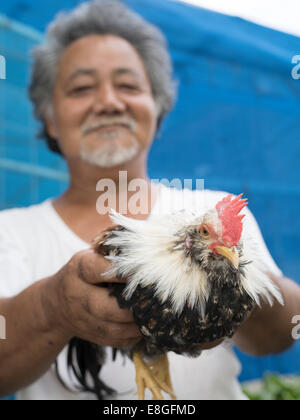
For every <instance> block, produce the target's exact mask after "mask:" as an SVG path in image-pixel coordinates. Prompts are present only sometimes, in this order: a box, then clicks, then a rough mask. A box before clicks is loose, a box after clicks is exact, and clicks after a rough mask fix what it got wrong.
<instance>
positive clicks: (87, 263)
mask: <svg viewBox="0 0 300 420" xmlns="http://www.w3.org/2000/svg"><path fill="white" fill-rule="evenodd" d="M76 258H77V259H78V260H77V272H78V276H79V277H80V278H81V280H83V281H85V282H86V283H89V284H99V283H107V282H113V283H124V280H121V279H117V278H116V277H111V276H106V275H103V274H104V273H106V272H107V271H109V270H110V269H111V268H112V266H111V263H110V262H109V261H108V260H107V259H106V258H105V257H103V256H102V255H99V254H97V253H96V252H95V251H94V250H93V249H88V250H86V251H82V252H80V253H78V254H77V256H76Z"/></svg>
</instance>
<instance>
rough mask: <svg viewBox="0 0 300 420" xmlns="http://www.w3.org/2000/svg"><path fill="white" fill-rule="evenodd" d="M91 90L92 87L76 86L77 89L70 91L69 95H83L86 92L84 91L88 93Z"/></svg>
mask: <svg viewBox="0 0 300 420" xmlns="http://www.w3.org/2000/svg"><path fill="white" fill-rule="evenodd" d="M92 88H93V87H92V86H78V87H76V88H74V89H72V91H71V93H75V94H77V93H83V92H86V91H88V90H90V89H92Z"/></svg>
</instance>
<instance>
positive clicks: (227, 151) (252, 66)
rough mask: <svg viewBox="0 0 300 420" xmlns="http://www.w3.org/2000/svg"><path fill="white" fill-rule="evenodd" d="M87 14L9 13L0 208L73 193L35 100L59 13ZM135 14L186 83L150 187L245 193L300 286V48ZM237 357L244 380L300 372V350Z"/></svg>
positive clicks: (163, 8)
mask: <svg viewBox="0 0 300 420" xmlns="http://www.w3.org/2000/svg"><path fill="white" fill-rule="evenodd" d="M78 3H80V2H79V1H71V0H44V1H43V2H38V1H32V0H22V1H17V0H10V1H9V2H6V3H5V2H1V5H0V12H1V13H2V14H4V15H6V16H8V17H9V18H10V19H13V20H14V21H11V20H7V19H6V18H4V17H2V18H1V19H0V54H1V55H3V56H5V58H6V66H7V68H6V72H7V79H6V80H0V191H1V194H0V208H8V207H14V206H23V205H28V204H32V203H37V202H40V201H42V200H43V199H45V198H47V197H49V196H55V195H57V194H59V193H61V192H62V191H63V189H64V188H65V187H66V185H67V175H66V170H65V165H64V162H63V161H62V160H61V159H60V158H59V157H58V156H56V155H55V154H51V153H50V152H48V150H47V149H46V147H45V145H44V143H43V142H42V141H41V140H36V138H35V133H36V130H37V124H36V123H35V122H34V120H33V118H32V109H31V105H30V103H29V101H28V100H27V99H26V94H27V85H28V80H29V74H30V73H29V70H30V56H29V50H30V49H31V48H32V46H34V45H35V44H36V43H37V42H39V41H40V40H41V39H42V32H43V31H44V29H45V27H46V25H47V24H48V23H49V21H50V20H51V19H52V18H53V17H54V15H55V14H56V13H57V12H58V11H59V10H61V9H62V8H71V7H73V6H74V5H76V4H78ZM125 3H126V4H128V5H129V6H131V7H132V8H134V9H135V10H136V11H138V12H139V13H140V14H142V15H143V16H145V17H146V18H147V19H148V20H150V21H152V22H153V23H155V24H157V25H158V26H159V27H160V28H161V29H162V30H163V32H164V33H165V35H166V36H167V38H168V41H169V45H170V51H171V55H172V59H173V62H174V73H175V78H176V79H177V80H178V81H179V92H178V100H177V104H176V106H175V108H174V110H173V112H172V113H171V114H170V115H169V116H168V118H167V119H166V121H165V123H164V125H163V128H162V130H161V132H160V135H159V136H158V139H157V140H156V141H155V143H154V146H153V149H152V150H151V153H150V157H149V175H150V177H151V178H159V179H161V178H163V177H166V178H169V179H172V178H175V177H179V178H182V179H183V178H193V179H195V178H204V179H205V187H206V188H210V189H221V190H226V191H230V192H233V193H236V194H238V193H240V192H244V193H245V195H246V196H247V197H248V198H249V207H250V209H251V210H252V212H253V213H254V215H255V217H256V218H257V221H258V223H259V225H260V227H261V230H262V233H263V236H264V238H265V241H266V243H267V246H268V248H269V250H270V252H271V254H272V256H273V258H274V259H275V261H276V263H277V264H278V266H279V267H280V268H281V270H282V271H283V272H284V274H285V275H286V276H289V277H291V278H293V279H294V280H296V281H297V282H299V283H300V274H299V273H300V259H299V252H300V241H299V234H300V219H299V214H300V171H299V163H300V141H299V135H300V79H299V80H293V78H292V76H291V71H292V68H293V66H294V65H293V64H292V63H291V60H292V57H293V56H294V55H297V54H300V38H297V37H294V36H291V35H288V34H284V33H280V32H277V31H273V30H271V29H267V28H264V27H261V26H258V25H255V24H253V23H250V22H247V21H245V20H242V19H239V18H235V17H230V16H225V15H222V14H218V13H213V12H210V11H207V10H204V9H200V8H196V7H193V6H188V5H185V4H181V3H175V2H169V1H167V0H164V1H162V0H160V1H157V0H149V1H148V0H129V1H125ZM17 22H18V23H17ZM20 23H21V24H20ZM24 25H25V26H24ZM274 322H276V320H274ZM291 327H292V325H291ZM237 354H238V356H239V357H240V360H241V361H242V364H243V372H242V374H241V379H242V380H246V379H252V378H257V377H260V376H261V375H262V373H263V372H265V371H266V370H269V371H276V372H281V373H300V341H298V342H297V343H296V344H295V346H294V347H293V348H292V349H291V350H289V351H287V352H285V353H283V354H281V355H278V356H270V357H263V358H254V357H250V356H246V355H243V354H241V353H240V352H238V351H237Z"/></svg>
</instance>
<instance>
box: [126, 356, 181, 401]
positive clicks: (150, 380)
mask: <svg viewBox="0 0 300 420" xmlns="http://www.w3.org/2000/svg"><path fill="white" fill-rule="evenodd" d="M133 362H134V364H135V369H136V383H137V389H138V397H139V400H143V399H144V397H145V389H146V388H148V389H150V391H151V392H152V395H153V400H163V399H164V398H163V395H162V393H161V391H165V392H166V393H168V394H169V395H170V396H171V398H172V399H173V400H176V396H175V394H174V391H173V388H172V384H171V378H170V372H169V361H168V357H167V355H165V354H164V355H162V356H160V357H159V358H158V359H157V360H156V361H154V362H152V363H148V364H147V363H146V362H145V361H144V360H143V359H142V357H141V355H140V354H139V353H137V352H134V353H133Z"/></svg>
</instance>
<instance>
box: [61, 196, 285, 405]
mask: <svg viewBox="0 0 300 420" xmlns="http://www.w3.org/2000/svg"><path fill="white" fill-rule="evenodd" d="M242 195H243V194H240V195H239V196H237V197H234V196H233V195H232V194H229V195H227V196H225V197H224V198H223V199H222V200H221V201H219V202H218V203H217V204H216V206H215V207H214V208H212V209H211V210H209V211H207V212H206V213H205V214H197V212H193V211H187V210H181V211H179V212H178V211H177V212H175V213H172V214H169V215H165V216H160V217H158V216H157V217H151V218H150V219H147V220H135V219H131V218H127V217H125V216H122V215H121V214H118V213H117V212H115V211H114V210H112V211H111V219H112V221H113V222H114V223H115V225H114V226H112V227H111V228H109V229H108V230H106V231H105V232H103V233H102V234H101V235H100V236H99V237H97V238H96V239H95V241H94V243H93V247H94V249H95V250H96V251H97V252H98V253H100V254H102V255H104V256H105V258H107V259H108V260H109V261H110V262H111V268H110V269H109V271H107V272H106V273H105V276H107V277H108V279H109V278H110V276H117V277H118V278H120V279H124V284H119V283H110V284H109V287H110V294H111V295H113V296H115V297H116V299H117V300H118V303H119V305H120V307H121V308H129V309H130V310H131V311H132V314H133V317H134V320H135V322H136V324H137V326H138V327H139V329H140V331H141V333H142V337H143V338H142V340H141V341H140V342H139V343H138V344H136V345H134V346H132V347H130V348H127V349H119V350H117V351H121V352H123V353H125V354H126V355H127V356H129V357H130V358H131V359H132V360H133V362H134V364H135V368H136V382H137V388H138V397H139V399H144V393H145V389H146V388H149V389H150V390H151V392H152V394H153V399H163V394H162V391H164V392H166V393H168V394H169V395H170V396H171V398H173V399H175V398H176V396H175V394H174V392H173V388H172V384H171V379H170V372H169V366H168V358H167V352H169V351H173V352H176V353H179V354H184V355H187V356H189V357H196V356H199V355H200V353H201V349H200V348H199V347H200V346H201V345H203V344H206V343H212V342H215V341H217V340H222V339H225V338H230V337H232V336H233V334H234V333H235V331H236V330H237V328H238V327H239V326H240V325H241V323H242V322H243V321H244V320H245V318H246V317H247V316H248V315H249V314H250V313H251V311H252V309H253V308H254V305H260V301H261V298H262V299H263V300H265V301H267V302H268V303H269V304H270V305H272V302H273V299H274V298H275V299H276V300H278V301H279V302H280V303H281V304H283V299H282V296H281V294H280V292H279V290H278V289H277V288H276V286H275V285H274V284H273V282H272V281H271V280H270V278H269V277H268V276H267V274H266V273H265V272H264V266H263V263H262V262H261V261H260V260H259V256H257V255H255V252H254V250H253V248H254V247H253V244H250V243H243V242H242V240H241V235H242V229H243V223H242V220H243V217H244V216H245V215H240V214H239V213H240V212H241V210H242V209H243V208H244V207H245V206H246V205H247V204H248V203H247V199H242V198H241V197H242ZM251 245H252V246H251ZM75 340H76V339H75ZM88 345H89V344H88V343H86V342H82V340H79V339H77V341H75V342H73V345H72V346H71V347H70V348H69V353H70V355H71V353H72V351H74V349H76V351H77V359H78V360H77V361H78V365H79V366H80V369H81V373H84V372H85V371H86V370H88V371H89V372H90V373H92V377H93V378H94V380H95V383H96V382H97V389H98V391H97V390H96V391H95V392H96V393H97V395H98V397H99V398H101V395H103V394H102V391H103V390H104V391H106V392H107V393H109V392H111V389H110V388H108V387H106V385H105V384H103V382H101V380H100V379H97V378H96V376H97V374H98V373H99V369H100V366H101V357H100V356H99V355H101V349H100V348H99V347H97V346H96V345H93V344H90V347H89V348H88V352H86V353H85V355H86V356H85V357H83V356H82V355H83V354H84V352H83V349H84V346H85V348H86V346H88ZM96 352H98V358H97V357H96V356H95V353H96ZM78 355H81V358H80V357H78ZM99 357H100V358H99ZM87 359H88V360H87ZM69 360H71V357H69ZM84 360H85V361H86V362H85V361H84ZM99 360H100V362H99ZM93 361H94V362H93ZM87 363H88V364H89V366H88V365H87ZM93 363H94V365H93ZM70 364H72V363H71V362H70ZM96 367H97V369H96ZM78 376H79V375H78V374H77V377H78ZM83 376H84V375H83ZM83 376H81V384H82V385H86V381H84V380H82V377H83ZM85 388H86V389H87V387H86V386H85ZM89 390H91V389H89Z"/></svg>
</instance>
